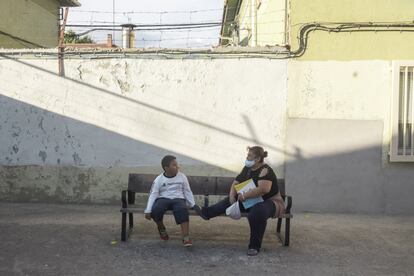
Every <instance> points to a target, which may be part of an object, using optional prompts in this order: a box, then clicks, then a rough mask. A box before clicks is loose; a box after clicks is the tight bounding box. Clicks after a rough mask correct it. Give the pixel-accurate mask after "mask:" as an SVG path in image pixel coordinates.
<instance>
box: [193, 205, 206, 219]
mask: <svg viewBox="0 0 414 276" xmlns="http://www.w3.org/2000/svg"><path fill="white" fill-rule="evenodd" d="M193 210H194V211H195V212H196V214H197V215H199V216H200V217H201V218H202V219H204V220H209V218H208V217H206V216H205V215H204V214H203V211H202V210H201V208H200V206H198V205H197V204H196V205H194V206H193Z"/></svg>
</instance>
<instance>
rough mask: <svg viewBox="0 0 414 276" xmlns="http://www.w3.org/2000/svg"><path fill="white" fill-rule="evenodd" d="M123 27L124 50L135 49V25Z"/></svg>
mask: <svg viewBox="0 0 414 276" xmlns="http://www.w3.org/2000/svg"><path fill="white" fill-rule="evenodd" d="M121 27H122V48H124V49H128V48H134V47H135V34H134V28H135V27H136V26H135V25H134V24H123V25H121Z"/></svg>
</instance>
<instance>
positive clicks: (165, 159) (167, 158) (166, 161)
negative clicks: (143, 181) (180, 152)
mask: <svg viewBox="0 0 414 276" xmlns="http://www.w3.org/2000/svg"><path fill="white" fill-rule="evenodd" d="M175 159H177V158H175V156H172V155H166V156H164V157H163V158H162V160H161V167H162V169H163V170H164V171H165V167H169V166H170V164H171V162H172V161H173V160H175Z"/></svg>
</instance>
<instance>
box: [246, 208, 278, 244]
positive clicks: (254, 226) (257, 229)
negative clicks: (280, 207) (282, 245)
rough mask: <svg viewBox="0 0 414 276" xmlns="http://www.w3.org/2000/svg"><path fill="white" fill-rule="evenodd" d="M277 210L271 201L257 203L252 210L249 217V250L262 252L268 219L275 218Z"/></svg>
mask: <svg viewBox="0 0 414 276" xmlns="http://www.w3.org/2000/svg"><path fill="white" fill-rule="evenodd" d="M275 208H276V207H275V205H274V204H273V202H272V201H271V200H265V201H263V202H260V203H257V204H256V205H254V206H253V207H252V208H250V210H249V215H248V216H247V218H248V220H249V225H250V243H249V249H256V250H257V251H259V250H260V248H261V246H262V240H263V236H264V233H265V230H266V225H267V219H269V218H271V217H272V216H273V214H274V213H275V211H276V210H275Z"/></svg>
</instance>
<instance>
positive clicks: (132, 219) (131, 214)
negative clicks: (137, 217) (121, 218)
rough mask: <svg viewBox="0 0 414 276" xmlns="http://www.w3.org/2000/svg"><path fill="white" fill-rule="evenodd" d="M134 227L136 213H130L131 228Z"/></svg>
mask: <svg viewBox="0 0 414 276" xmlns="http://www.w3.org/2000/svg"><path fill="white" fill-rule="evenodd" d="M132 228H134V214H133V213H129V229H132Z"/></svg>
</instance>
